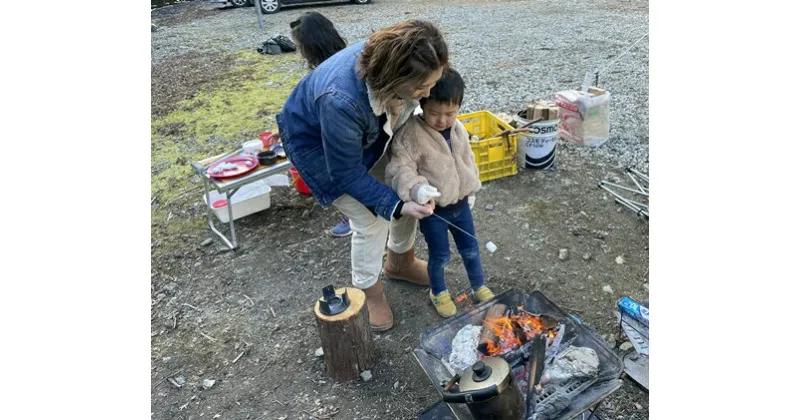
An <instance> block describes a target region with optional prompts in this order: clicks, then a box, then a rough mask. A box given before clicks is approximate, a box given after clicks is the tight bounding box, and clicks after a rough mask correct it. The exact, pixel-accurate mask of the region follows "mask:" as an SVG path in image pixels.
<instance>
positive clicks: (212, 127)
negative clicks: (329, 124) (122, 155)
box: [150, 50, 305, 249]
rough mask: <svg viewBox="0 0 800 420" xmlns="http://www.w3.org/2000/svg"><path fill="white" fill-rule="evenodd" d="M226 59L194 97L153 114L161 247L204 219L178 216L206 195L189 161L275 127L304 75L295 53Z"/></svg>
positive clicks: (154, 185) (153, 179)
mask: <svg viewBox="0 0 800 420" xmlns="http://www.w3.org/2000/svg"><path fill="white" fill-rule="evenodd" d="M225 59H226V60H230V61H231V62H233V63H235V65H234V66H232V67H231V68H229V69H228V70H227V71H225V72H224V73H222V74H221V75H220V76H219V77H218V78H217V79H216V80H213V81H209V82H208V83H207V86H206V87H205V88H204V87H201V88H200V89H198V91H197V93H196V94H195V95H194V96H193V97H192V98H190V99H185V100H182V101H178V102H177V103H175V104H174V106H173V107H172V108H173V109H174V110H173V111H172V112H169V113H167V114H166V115H163V116H158V115H153V119H152V122H151V162H150V163H151V194H152V195H153V196H156V195H158V198H157V199H156V201H155V202H154V204H153V207H152V210H151V217H152V219H153V222H154V223H153V225H154V226H153V229H152V231H151V233H152V236H153V239H154V240H159V241H160V242H161V243H162V246H163V245H168V243H169V242H174V241H169V238H171V237H175V236H176V235H180V234H183V233H190V230H194V231H195V232H201V231H202V224H203V219H202V218H197V217H196V218H194V219H195V220H180V219H181V216H180V215H179V213H182V212H179V211H178V210H177V209H180V208H185V206H186V205H187V203H190V202H193V201H197V199H198V197H199V196H200V195H201V194H202V186H201V184H200V183H199V180H198V179H197V178H195V176H194V172H193V171H192V169H191V167H190V166H189V164H190V163H191V162H193V161H197V160H201V159H204V158H206V157H209V156H214V155H217V154H220V153H224V152H227V151H230V150H234V149H235V148H237V147H239V145H240V144H241V143H242V142H243V141H245V140H250V139H255V138H258V134H259V133H260V132H262V131H265V130H274V129H275V128H276V127H275V119H274V116H275V114H276V113H278V112H279V111H280V109H281V107H282V106H283V103H284V101H285V100H286V98H287V97H288V96H289V94H290V93H291V91H292V89H293V88H294V87H295V86H296V85H297V83H298V82H299V81H300V79H301V78H302V76H303V75H304V74H305V71H304V70H303V68H302V65H301V64H300V61H301V58H300V57H299V55H296V54H287V55H280V56H266V55H261V54H258V53H257V52H255V51H250V50H246V51H238V52H234V53H230V54H229V55H227V56H226V57H225ZM193 178H194V179H193ZM195 190H196V191H195ZM170 211H173V213H174V214H173V218H172V219H170V223H169V225H168V226H167V228H164V225H165V223H161V222H162V221H165V220H166V218H167V216H168V214H169V212H170ZM197 229H200V230H197ZM175 245H177V243H176V244H175ZM170 248H172V247H169V246H168V247H166V248H165V249H170Z"/></svg>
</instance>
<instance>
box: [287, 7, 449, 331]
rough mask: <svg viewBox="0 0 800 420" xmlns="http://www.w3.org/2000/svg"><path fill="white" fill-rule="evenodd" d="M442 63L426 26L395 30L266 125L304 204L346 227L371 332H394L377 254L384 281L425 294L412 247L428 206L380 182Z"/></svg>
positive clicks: (318, 72) (327, 71)
mask: <svg viewBox="0 0 800 420" xmlns="http://www.w3.org/2000/svg"><path fill="white" fill-rule="evenodd" d="M447 63H448V52H447V44H446V43H445V41H444V38H443V37H442V35H441V33H440V32H439V30H438V29H437V28H436V27H435V26H434V25H433V24H431V23H429V22H425V21H420V20H409V21H405V22H401V23H398V24H396V25H393V26H390V27H388V28H384V29H381V30H379V31H377V32H375V33H373V34H372V35H371V36H370V37H369V39H368V40H367V41H365V42H359V43H357V44H354V45H351V46H350V47H347V48H345V49H344V50H342V51H339V52H338V53H336V54H335V55H334V56H333V57H330V58H329V59H327V60H325V61H324V62H323V63H322V64H320V65H319V67H317V68H316V69H315V70H314V71H312V72H311V73H309V74H308V75H307V76H306V77H304V78H303V80H301V81H300V83H299V84H298V85H297V86H296V87H295V89H294V90H293V91H292V93H291V95H290V96H289V99H288V100H287V101H286V103H285V104H284V107H283V110H282V111H281V113H280V114H278V115H277V117H276V120H277V123H278V127H279V130H280V137H281V139H282V140H283V145H284V149H285V150H286V153H287V155H288V156H289V159H290V160H291V162H292V164H293V165H294V166H295V168H296V169H297V171H298V172H300V175H301V176H302V178H303V181H305V183H306V185H308V187H309V189H311V192H312V194H313V195H314V197H315V198H316V199H317V201H318V202H319V203H320V205H322V206H323V207H328V206H330V205H334V206H336V208H337V209H339V211H340V212H342V213H343V214H344V215H346V216H347V217H349V218H350V224H351V226H352V228H353V236H352V239H351V263H352V280H353V285H354V286H355V287H358V288H360V289H363V290H364V292H365V294H366V296H367V309H368V311H369V318H370V325H371V327H372V329H373V330H375V331H385V330H388V329H389V328H391V327H392V325H393V323H394V318H393V315H392V311H391V309H390V308H389V303H388V302H387V300H386V296H385V295H384V293H383V286H382V283H381V282H380V281H378V278H379V276H380V272H381V263H382V259H383V253H384V249H385V248H388V249H387V250H386V252H387V258H386V264H384V265H383V270H384V272H385V273H386V276H387V277H390V278H394V279H397V280H404V281H407V282H410V283H413V284H418V285H424V286H427V285H429V284H430V281H429V279H428V273H427V264H426V263H425V262H424V261H421V260H418V259H417V258H415V257H414V248H413V247H414V240H415V237H416V231H417V219H421V218H424V217H426V216H428V215H430V214H431V213H432V211H433V203H432V202H430V203H428V204H426V205H419V204H417V203H415V202H413V201H408V202H403V201H402V200H400V197H398V195H397V193H395V192H394V191H393V190H392V189H391V188H390V187H388V186H387V185H385V184H384V183H383V180H384V170H385V167H386V163H387V162H388V156H386V152H387V149H389V144H390V141H391V138H392V135H393V134H394V132H395V131H396V130H397V129H398V128H400V126H401V125H402V124H403V123H405V122H406V121H407V120H408V118H409V117H410V116H411V114H412V113H413V112H414V110H415V109H416V108H417V106H418V105H419V104H418V99H419V98H423V97H427V96H428V94H429V93H430V89H431V88H432V87H433V86H434V85H435V84H436V81H437V80H439V78H440V77H441V75H442V71H443V70H444V68H445V67H446V66H447ZM387 237H388V243H387Z"/></svg>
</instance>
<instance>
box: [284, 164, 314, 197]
mask: <svg viewBox="0 0 800 420" xmlns="http://www.w3.org/2000/svg"><path fill="white" fill-rule="evenodd" d="M289 173H290V174H291V175H292V179H293V180H294V187H295V188H297V192H299V193H300V194H305V195H311V190H309V189H308V185H306V183H305V182H303V178H300V174H299V173H298V172H297V169H295V168H289Z"/></svg>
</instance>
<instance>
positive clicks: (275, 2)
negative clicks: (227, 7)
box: [206, 0, 372, 14]
mask: <svg viewBox="0 0 800 420" xmlns="http://www.w3.org/2000/svg"><path fill="white" fill-rule="evenodd" d="M206 1H207V2H209V3H230V4H232V5H233V6H234V7H245V6H252V5H253V2H254V1H258V3H259V4H260V5H261V11H262V12H264V13H267V14H272V13H278V11H279V10H281V7H283V6H291V5H295V4H306V3H330V2H332V1H336V0H206ZM338 1H341V0H338ZM350 3H353V4H369V3H372V0H350Z"/></svg>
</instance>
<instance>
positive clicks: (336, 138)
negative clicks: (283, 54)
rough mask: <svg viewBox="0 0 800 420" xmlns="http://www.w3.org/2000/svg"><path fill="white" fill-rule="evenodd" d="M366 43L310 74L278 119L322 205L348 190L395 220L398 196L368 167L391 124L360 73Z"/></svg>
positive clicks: (407, 110)
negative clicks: (361, 54)
mask: <svg viewBox="0 0 800 420" xmlns="http://www.w3.org/2000/svg"><path fill="white" fill-rule="evenodd" d="M363 49H364V42H363V41H362V42H359V43H357V44H353V45H351V46H350V47H347V48H345V49H344V50H342V51H339V52H338V53H336V54H335V55H334V56H332V57H330V58H328V59H327V60H325V61H324V62H323V63H322V64H321V65H320V66H319V67H317V68H316V69H315V70H314V71H312V72H311V73H309V74H308V75H306V76H305V77H304V78H303V80H301V81H300V83H299V84H298V85H297V86H296V87H295V88H294V90H293V91H292V93H291V95H289V99H287V101H286V103H285V104H284V106H283V110H281V112H280V114H278V115H277V116H276V120H277V123H278V128H279V130H280V135H281V139H282V141H283V146H284V150H285V151H286V154H287V155H288V157H289V159H290V160H291V162H292V164H293V165H294V167H295V168H296V169H297V171H298V172H299V173H300V176H301V177H302V178H303V181H305V183H306V185H308V187H309V189H311V192H312V194H313V195H314V197H315V198H316V199H317V201H319V203H320V204H321V205H322V206H323V207H327V206H330V205H331V204H332V203H333V201H334V200H336V199H337V198H339V197H341V196H342V195H343V194H348V195H350V196H352V197H353V198H355V199H356V200H358V201H359V202H360V203H361V204H363V205H364V206H365V207H367V208H368V209H369V210H370V211H372V212H373V213H374V214H376V215H379V216H381V217H383V218H384V219H386V220H391V218H392V213H393V212H394V210H395V208H396V207H397V206H398V205H400V204H401V200H400V197H398V196H397V193H395V192H394V191H393V190H392V189H391V188H390V187H388V186H386V185H384V184H383V183H381V182H379V181H378V180H376V179H375V178H374V177H372V176H371V175H370V174H369V173H368V171H369V169H371V168H372V167H373V166H374V165H375V164H376V163H377V162H378V160H379V159H380V158H381V157H382V156H383V154H384V153H385V152H386V151H387V149H388V146H389V142H390V141H391V135H392V130H391V128H389V127H388V124H386V127H385V128H384V127H382V125H383V123H384V122H385V121H386V117H385V115H383V114H385V113H384V110H383V109H382V107H381V106H379V105H378V104H376V103H375V102H374V101H371V94H370V93H371V92H370V90H369V89H368V88H367V85H366V83H365V81H364V80H362V79H360V78H359V76H358V73H357V70H356V65H357V63H358V56H359V54H360V52H361V51H363ZM411 102H412V101H409V103H407V104H405V106H404V107H403V109H402V111H401V113H400V118H399V119H398V124H402V123H403V122H405V121H406V120H407V119H408V117H409V116H410V115H411V113H412V112H413V110H414V108H415V107H416V102H415V101H413V102H414V103H413V105H412V104H411ZM381 115H383V116H382V117H381ZM398 124H395V127H397V126H398ZM387 131H388V133H387Z"/></svg>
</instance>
